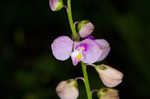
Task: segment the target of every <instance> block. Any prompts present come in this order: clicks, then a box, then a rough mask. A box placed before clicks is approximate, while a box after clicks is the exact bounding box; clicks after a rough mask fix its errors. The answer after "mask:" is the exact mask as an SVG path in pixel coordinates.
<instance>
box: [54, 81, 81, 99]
mask: <svg viewBox="0 0 150 99" xmlns="http://www.w3.org/2000/svg"><path fill="white" fill-rule="evenodd" d="M77 86H78V84H77V81H76V80H74V79H69V80H66V81H61V82H60V83H59V84H58V85H57V87H56V92H57V95H58V96H59V97H60V98H61V99H77V97H78V96H79V91H78V88H77Z"/></svg>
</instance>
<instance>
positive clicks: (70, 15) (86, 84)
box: [67, 0, 92, 99]
mask: <svg viewBox="0 0 150 99" xmlns="http://www.w3.org/2000/svg"><path fill="white" fill-rule="evenodd" d="M67 6H68V8H67V15H68V20H69V24H70V28H71V31H72V34H73V37H74V39H75V40H79V38H78V35H77V32H76V29H75V26H74V24H73V19H72V11H71V0H68V2H67ZM81 65H82V72H83V75H84V84H85V87H86V93H87V96H88V99H92V95H91V93H90V85H89V80H88V75H87V71H86V66H85V64H84V63H83V62H81Z"/></svg>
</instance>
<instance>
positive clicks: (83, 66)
mask: <svg viewBox="0 0 150 99" xmlns="http://www.w3.org/2000/svg"><path fill="white" fill-rule="evenodd" d="M81 65H82V72H83V75H84V84H85V87H86V93H87V96H88V99H92V95H91V93H90V85H89V80H88V74H87V70H86V66H85V64H84V63H83V62H81Z"/></svg>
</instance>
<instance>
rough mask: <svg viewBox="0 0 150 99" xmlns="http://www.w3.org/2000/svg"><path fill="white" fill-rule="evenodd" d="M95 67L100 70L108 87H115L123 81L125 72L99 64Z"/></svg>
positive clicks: (100, 74)
mask: <svg viewBox="0 0 150 99" xmlns="http://www.w3.org/2000/svg"><path fill="white" fill-rule="evenodd" d="M95 69H96V71H97V72H98V74H99V77H100V78H101V80H102V82H103V83H104V85H105V86H107V87H115V86H117V85H119V84H120V83H121V82H122V78H123V73H121V72H120V71H118V70H116V69H114V68H112V67H110V66H107V65H98V66H95Z"/></svg>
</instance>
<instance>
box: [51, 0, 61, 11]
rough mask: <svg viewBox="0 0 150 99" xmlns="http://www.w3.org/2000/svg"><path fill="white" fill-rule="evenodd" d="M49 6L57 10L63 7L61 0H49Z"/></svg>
mask: <svg viewBox="0 0 150 99" xmlns="http://www.w3.org/2000/svg"><path fill="white" fill-rule="evenodd" d="M49 6H50V8H51V10H52V11H59V10H61V9H62V8H63V1H62V0H49Z"/></svg>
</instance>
